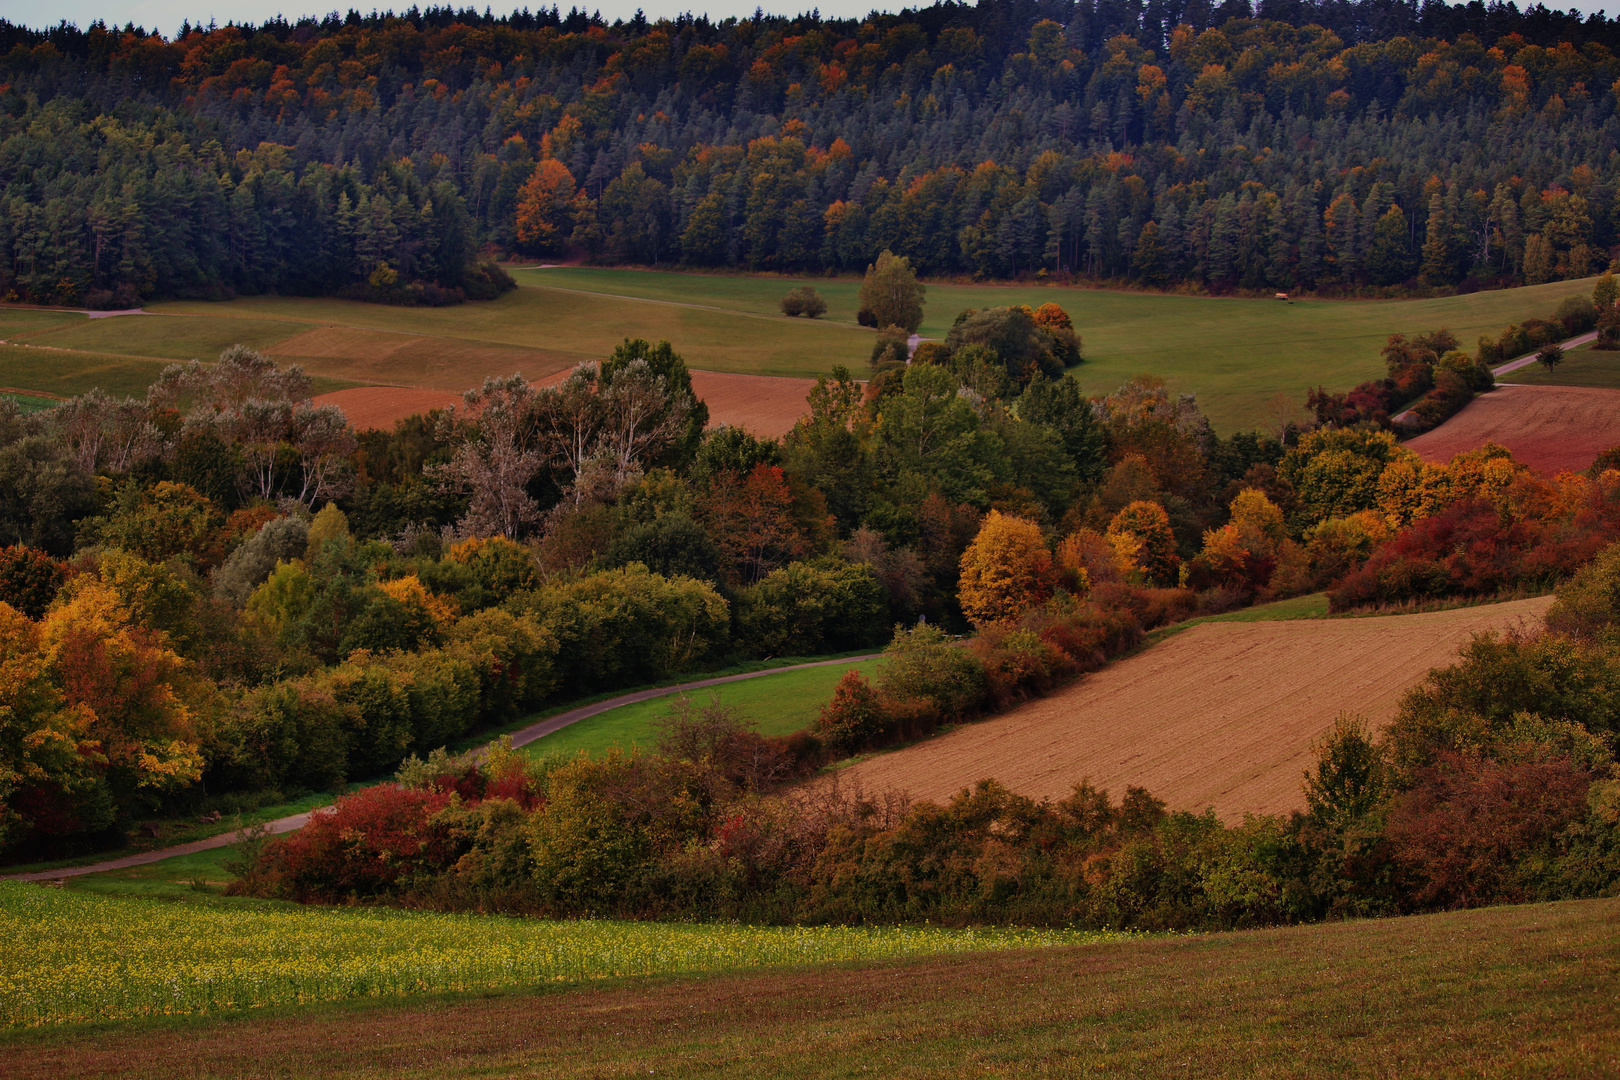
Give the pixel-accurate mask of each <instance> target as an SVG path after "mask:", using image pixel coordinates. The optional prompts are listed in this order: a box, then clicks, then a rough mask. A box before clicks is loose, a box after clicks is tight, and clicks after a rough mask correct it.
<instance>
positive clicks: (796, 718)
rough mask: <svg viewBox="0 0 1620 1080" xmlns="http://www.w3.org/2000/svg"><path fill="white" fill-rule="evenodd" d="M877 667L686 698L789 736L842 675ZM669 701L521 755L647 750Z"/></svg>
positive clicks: (747, 683)
mask: <svg viewBox="0 0 1620 1080" xmlns="http://www.w3.org/2000/svg"><path fill="white" fill-rule="evenodd" d="M877 665H878V661H877V660H860V661H851V662H850V663H848V664H828V665H827V666H825V667H815V668H804V669H802V670H799V671H784V672H782V673H781V674H779V675H761V676H760V677H759V678H757V679H743V680H741V681H739V682H733V683H725V684H723V685H720V686H716V687H713V688H706V689H702V690H693V691H691V693H690V696H691V698H692V700H693V702H694V703H695V704H697V705H699V706H702V705H706V704H708V702H709V699H710V695H711V694H713V695H716V696H718V698H719V700H720V703H721V704H722V705H724V706H726V707H728V708H731V709H734V710H735V711H736V714H737V716H738V718H739V719H741V720H743V721H744V722H745V723H749V724H753V725H754V727H755V730H757V731H758V732H759V733H760V734H761V735H791V734H793V733H794V732H795V731H803V730H804V729H805V728H807V727H809V726H810V725H811V724H812V723H813V722H814V721H815V719H816V717H817V715H819V714H820V712H821V707H822V706H823V705H825V704H826V703H827V702H828V701H829V700H831V698H832V694H833V687H835V686H837V685H838V680H839V679H842V678H843V677H844V672H846V671H849V670H850V669H851V668H853V669H855V670H856V671H859V672H861V673H862V674H864V675H866V676H867V677H868V678H871V677H872V675H873V673H874V672H875V671H876V670H877ZM673 702H674V698H673V696H671V697H660V698H652V699H650V700H648V701H638V702H635V703H633V704H630V705H620V706H619V707H618V708H617V709H609V710H608V711H607V712H604V713H597V714H596V715H595V716H589V717H586V718H585V719H584V720H579V721H576V722H575V723H573V724H570V725H568V726H567V727H565V728H563V729H562V730H561V731H555V732H552V733H551V734H550V735H547V736H545V737H544V738H542V739H537V740H535V741H534V742H532V743H529V744H528V745H527V746H525V747H524V748H523V752H524V753H526V754H528V755H529V756H531V757H536V758H538V757H572V756H573V755H575V754H577V753H579V752H580V751H581V750H584V751H586V752H587V753H590V754H593V755H597V754H605V753H607V752H608V751H609V750H611V749H613V748H614V747H618V748H619V749H621V750H629V749H630V748H631V747H636V746H639V747H640V748H642V749H643V750H647V749H651V747H652V744H653V742H654V740H655V738H656V723H657V720H658V718H659V717H661V716H664V715H666V714H667V713H668V712H669V710H670V706H671V705H672V704H673Z"/></svg>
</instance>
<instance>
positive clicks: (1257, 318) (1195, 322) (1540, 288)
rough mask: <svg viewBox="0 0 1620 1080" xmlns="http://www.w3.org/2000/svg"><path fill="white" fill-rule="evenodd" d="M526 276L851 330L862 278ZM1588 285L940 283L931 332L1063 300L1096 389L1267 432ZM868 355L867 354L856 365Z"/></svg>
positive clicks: (1082, 374)
mask: <svg viewBox="0 0 1620 1080" xmlns="http://www.w3.org/2000/svg"><path fill="white" fill-rule="evenodd" d="M516 276H517V277H518V278H519V279H520V280H522V281H523V282H525V283H534V284H545V285H550V286H554V287H559V288H570V289H580V290H584V291H592V292H600V293H611V294H617V295H621V296H633V297H642V298H648V299H656V300H661V301H665V302H670V303H701V304H708V305H713V306H718V307H725V308H728V309H730V310H734V311H740V312H753V313H756V314H759V315H774V316H775V317H776V318H777V319H778V320H779V322H780V323H781V324H782V325H784V326H788V327H791V326H796V325H803V323H804V320H789V319H786V318H783V317H782V316H781V315H779V314H777V311H778V308H777V302H778V301H779V300H780V299H781V296H782V294H783V293H784V292H786V291H787V290H788V289H789V288H791V287H792V286H793V285H795V284H800V283H803V284H809V285H812V286H814V287H815V288H816V289H817V291H819V292H820V293H821V294H822V296H823V297H825V298H826V300H827V303H828V311H827V315H826V316H825V320H824V321H837V322H844V323H846V324H847V323H853V321H854V317H855V307H856V293H857V291H858V289H859V282H858V281H857V280H856V279H854V278H839V279H831V280H828V279H804V280H803V281H802V282H799V281H795V280H788V279H783V278H747V277H740V276H737V277H734V276H725V275H700V274H677V273H660V272H655V271H619V270H602V269H593V268H583V267H556V268H553V269H549V270H528V271H519V272H518V273H517V275H516ZM1591 291H1592V281H1591V279H1586V280H1582V281H1564V282H1556V283H1553V284H1549V285H1536V286H1531V287H1529V288H1524V289H1513V290H1508V291H1495V292H1478V293H1473V294H1470V295H1468V296H1451V297H1441V298H1438V299H1433V300H1387V301H1386V300H1381V301H1351V300H1301V301H1298V302H1296V303H1294V304H1285V303H1281V302H1279V301H1276V300H1230V299H1214V298H1210V297H1196V296H1163V295H1157V294H1152V293H1127V292H1109V291H1104V290H1096V289H1069V288H1057V287H1048V286H1040V285H957V284H932V285H929V286H928V298H927V309H926V317H925V319H924V321H923V325H922V330H921V333H922V334H923V335H924V336H925V337H936V338H943V337H944V336H945V333H946V331H947V330H949V328H950V324H951V321H952V320H953V319H954V318H955V317H956V314H957V313H958V312H959V311H961V310H963V309H964V308H969V307H978V308H983V307H992V306H998V305H1004V304H1031V305H1039V304H1043V303H1046V302H1048V301H1051V302H1056V303H1058V304H1061V305H1062V306H1063V307H1064V308H1065V309H1066V310H1067V311H1068V312H1069V314H1070V316H1072V317H1073V319H1074V323H1075V328H1076V329H1077V330H1078V331H1079V332H1080V335H1081V337H1082V338H1083V340H1084V342H1085V354H1086V360H1087V362H1086V363H1085V364H1084V365H1083V366H1081V367H1080V368H1078V369H1076V371H1075V377H1076V378H1078V379H1080V381H1081V383H1082V384H1083V385H1084V386H1085V388H1086V390H1087V392H1089V393H1106V392H1107V391H1109V390H1112V389H1113V388H1114V387H1116V386H1118V385H1119V384H1120V383H1122V382H1124V381H1126V380H1127V379H1129V378H1130V377H1131V376H1133V375H1136V374H1138V373H1141V372H1151V373H1154V374H1157V375H1161V376H1163V377H1164V378H1165V379H1166V380H1167V381H1168V382H1169V383H1170V385H1171V386H1172V387H1173V388H1174V389H1176V390H1178V391H1190V392H1194V393H1197V394H1198V397H1199V401H1200V403H1201V404H1202V405H1203V408H1204V411H1205V412H1206V413H1208V415H1209V417H1210V420H1211V421H1212V422H1213V423H1214V425H1215V427H1216V428H1217V429H1218V430H1220V431H1222V432H1227V431H1231V430H1234V429H1236V428H1240V427H1248V426H1255V425H1260V426H1271V424H1272V423H1273V418H1272V414H1271V410H1270V407H1269V405H1270V400H1271V398H1272V397H1273V396H1274V395H1276V394H1278V393H1284V394H1286V395H1288V396H1289V397H1290V398H1291V399H1293V400H1294V401H1295V402H1300V401H1303V399H1304V396H1305V391H1306V390H1308V389H1309V388H1311V387H1313V386H1316V385H1317V384H1319V383H1320V384H1322V385H1326V386H1328V387H1329V388H1335V389H1345V388H1347V387H1349V386H1352V385H1354V384H1355V383H1358V382H1361V381H1363V380H1365V379H1370V378H1375V377H1378V376H1381V375H1382V374H1383V362H1382V361H1381V360H1380V358H1379V349H1381V348H1382V347H1383V344H1384V341H1385V339H1387V338H1388V337H1389V335H1390V334H1393V333H1406V334H1415V333H1423V332H1425V331H1429V330H1434V329H1437V328H1439V327H1442V326H1445V327H1449V328H1450V329H1451V330H1452V332H1453V333H1455V334H1456V335H1457V337H1458V338H1459V339H1460V340H1461V341H1462V342H1463V343H1464V344H1465V345H1466V346H1468V347H1469V348H1472V347H1473V345H1474V342H1475V339H1477V338H1478V337H1479V335H1480V334H1484V333H1489V334H1492V335H1494V334H1495V333H1497V332H1498V331H1500V330H1501V328H1502V327H1503V326H1504V325H1506V324H1507V323H1509V322H1517V321H1520V320H1523V319H1525V318H1528V317H1530V316H1546V315H1548V314H1550V313H1551V311H1552V310H1553V308H1555V307H1557V305H1558V301H1559V300H1561V299H1563V298H1564V297H1565V296H1569V295H1572V294H1576V293H1581V294H1590V293H1591ZM867 333H868V334H870V331H867ZM868 340H870V339H868ZM864 360H865V357H864V356H860V357H857V358H856V361H855V362H854V364H859V363H862V362H864ZM846 362H850V361H846ZM852 366H853V364H852ZM858 370H859V369H858Z"/></svg>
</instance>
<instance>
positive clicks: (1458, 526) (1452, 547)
mask: <svg viewBox="0 0 1620 1080" xmlns="http://www.w3.org/2000/svg"><path fill="white" fill-rule="evenodd" d="M1508 495H1509V498H1510V500H1512V501H1514V502H1518V503H1520V505H1519V507H1518V510H1519V513H1518V515H1517V516H1508V515H1505V514H1504V513H1503V512H1502V511H1500V510H1498V509H1497V507H1496V506H1495V505H1493V504H1492V503H1490V502H1487V501H1485V500H1483V499H1464V500H1462V501H1460V502H1456V503H1453V504H1452V505H1450V506H1448V507H1446V508H1445V509H1443V510H1441V511H1440V512H1439V513H1437V514H1434V515H1432V516H1430V517H1426V518H1422V519H1420V520H1418V521H1415V522H1413V523H1412V524H1411V525H1410V526H1408V527H1407V528H1405V529H1403V530H1401V531H1400V532H1399V533H1397V534H1396V535H1395V536H1394V537H1392V538H1391V539H1390V540H1388V541H1387V542H1386V543H1385V544H1384V545H1383V546H1382V547H1380V548H1379V549H1378V550H1377V551H1375V552H1373V554H1372V557H1371V558H1369V559H1368V560H1367V561H1366V563H1364V564H1363V565H1362V567H1361V569H1359V570H1356V571H1354V572H1353V573H1351V574H1349V575H1347V576H1346V577H1345V578H1344V579H1343V580H1342V581H1340V582H1339V584H1338V585H1337V586H1335V587H1334V588H1333V589H1332V590H1331V591H1330V592H1329V593H1328V597H1329V600H1330V601H1331V603H1332V608H1333V610H1334V611H1344V610H1347V609H1349V608H1354V607H1362V606H1365V605H1370V604H1389V603H1400V602H1403V601H1407V600H1422V599H1426V598H1431V597H1443V596H1488V595H1492V594H1494V593H1499V592H1503V591H1505V590H1508V589H1513V588H1517V587H1522V586H1528V585H1541V584H1551V583H1552V582H1553V581H1556V580H1557V579H1558V578H1560V577H1564V576H1566V575H1568V574H1571V573H1573V572H1574V571H1575V569H1576V568H1577V567H1579V566H1581V565H1583V564H1584V563H1586V562H1588V561H1590V560H1591V559H1592V557H1593V556H1595V555H1596V554H1597V553H1598V551H1600V550H1602V548H1603V547H1604V546H1605V545H1606V544H1608V543H1609V542H1611V541H1612V538H1613V537H1614V535H1616V533H1617V532H1620V502H1616V501H1612V500H1610V499H1609V498H1607V497H1606V496H1605V494H1604V489H1603V488H1602V487H1601V486H1599V485H1597V484H1588V485H1587V486H1586V488H1585V490H1584V491H1583V492H1581V493H1580V495H1579V497H1578V498H1577V499H1576V500H1575V501H1574V503H1573V505H1572V506H1571V507H1568V508H1567V509H1565V510H1563V511H1562V512H1559V511H1558V510H1557V509H1555V508H1554V507H1553V506H1552V505H1551V500H1552V498H1553V497H1554V493H1552V492H1548V491H1534V490H1529V489H1525V490H1524V491H1522V492H1521V491H1519V490H1518V489H1514V490H1512V491H1510V492H1509V493H1508ZM1521 495H1522V496H1523V498H1522V500H1521V499H1520V496H1521ZM1544 503H1545V504H1547V505H1545V506H1544V505H1541V504H1544ZM1527 504H1528V505H1527ZM1543 511H1545V512H1546V513H1547V514H1548V515H1549V516H1547V517H1542V516H1538V515H1540V514H1541V513H1542V512H1543Z"/></svg>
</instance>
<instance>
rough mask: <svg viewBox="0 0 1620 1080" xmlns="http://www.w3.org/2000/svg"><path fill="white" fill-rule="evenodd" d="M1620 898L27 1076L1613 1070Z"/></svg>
mask: <svg viewBox="0 0 1620 1080" xmlns="http://www.w3.org/2000/svg"><path fill="white" fill-rule="evenodd" d="M1617 918H1620V902H1617V901H1615V900H1596V901H1585V902H1578V903H1564V904H1548V905H1536V906H1525V907H1503V908H1492V909H1487V910H1483V911H1470V912H1453V913H1447V914H1443V915H1432V916H1423V917H1416V918H1405V919H1390V920H1383V921H1375V922H1349V923H1335V924H1328V925H1322V926H1311V927H1295V928H1287V929H1280V930H1264V931H1251V932H1247V933H1236V934H1213V935H1207V936H1197V937H1190V938H1168V939H1166V938H1159V939H1148V940H1140V941H1132V942H1121V943H1107V944H1097V945H1088V946H1081V947H1077V948H1068V949H1047V950H1040V951H1032V952H1016V953H1006V954H979V955H972V956H954V957H943V958H936V959H927V960H909V961H898V962H884V963H863V964H834V965H823V966H818V967H807V968H799V969H790V970H785V971H781V970H779V971H774V972H771V973H768V974H736V975H717V976H708V977H698V978H677V977H661V978H638V979H623V980H610V981H606V982H603V983H601V984H598V985H595V986H591V987H585V988H577V989H564V990H554V991H550V992H546V991H540V992H524V991H518V992H510V993H504V994H486V995H462V996H454V997H450V996H447V997H442V998H439V999H435V1000H431V1001H427V1002H416V1003H412V1004H409V1005H395V1006H389V1005H385V1004H378V1003H371V1002H360V1003H354V1004H349V1005H340V1006H322V1007H311V1008H302V1009H292V1008H289V1009H283V1010H276V1011H270V1012H266V1013H262V1014H256V1015H253V1016H249V1017H245V1018H230V1019H208V1018H202V1019H188V1020H158V1021H148V1022H143V1023H138V1024H132V1025H125V1026H112V1025H106V1026H102V1027H100V1028H58V1029H51V1030H33V1031H20V1032H12V1033H10V1034H9V1035H8V1036H6V1037H5V1040H4V1042H0V1072H4V1073H6V1074H7V1075H9V1076H14V1077H17V1078H19V1080H20V1078H23V1077H46V1076H52V1077H54V1076H63V1075H80V1076H90V1075H126V1076H196V1077H201V1076H236V1077H258V1076H287V1075H298V1076H362V1075H363V1076H375V1075H387V1076H398V1077H408V1076H409V1077H414V1076H433V1077H461V1076H467V1077H471V1076H490V1075H502V1076H504V1075H513V1074H519V1073H521V1074H522V1075H544V1076H548V1077H559V1078H566V1077H575V1076H579V1077H586V1076H590V1077H597V1076H620V1075H628V1074H631V1073H635V1074H640V1075H647V1074H648V1073H650V1072H654V1071H656V1073H657V1074H658V1075H660V1076H703V1077H755V1076H780V1077H808V1076H856V1075H884V1076H897V1077H935V1076H970V1075H971V1076H980V1075H996V1076H1009V1075H1020V1076H1024V1075H1027V1076H1079V1075H1087V1076H1096V1075H1103V1076H1113V1075H1131V1076H1137V1075H1142V1076H1164V1075H1173V1076H1194V1077H1197V1076H1255V1077H1281V1076H1287V1077H1327V1078H1331V1080H1343V1078H1350V1077H1363V1076H1367V1077H1372V1076H1391V1075H1402V1076H1415V1075H1427V1076H1437V1075H1493V1076H1495V1075H1520V1076H1532V1075H1533V1076H1548V1075H1564V1076H1571V1075H1588V1076H1592V1075H1613V1074H1614V1072H1615V1071H1616V1070H1617V1069H1620V997H1617V996H1616V994H1615V993H1614V987H1615V985H1616V984H1617V980H1620V935H1616V934H1615V933H1614V925H1615V922H1616V919H1617Z"/></svg>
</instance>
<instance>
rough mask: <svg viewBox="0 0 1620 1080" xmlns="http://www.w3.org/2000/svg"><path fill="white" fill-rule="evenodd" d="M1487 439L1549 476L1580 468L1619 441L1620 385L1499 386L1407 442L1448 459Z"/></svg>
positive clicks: (1431, 456)
mask: <svg viewBox="0 0 1620 1080" xmlns="http://www.w3.org/2000/svg"><path fill="white" fill-rule="evenodd" d="M1488 442H1494V443H1497V444H1499V445H1501V446H1505V447H1507V448H1508V449H1509V450H1511V451H1513V456H1514V457H1515V458H1517V459H1518V460H1520V461H1522V462H1524V463H1525V464H1526V465H1529V466H1530V467H1531V468H1534V469H1539V470H1540V471H1541V472H1544V473H1546V474H1547V475H1548V476H1553V475H1556V474H1557V473H1559V472H1562V471H1564V470H1566V469H1568V470H1570V471H1572V472H1580V471H1581V470H1583V469H1585V468H1586V467H1587V466H1589V465H1591V464H1592V461H1593V459H1594V458H1596V457H1597V456H1598V455H1599V454H1601V453H1602V452H1603V451H1605V450H1607V449H1609V448H1610V447H1611V446H1620V390H1595V389H1591V388H1589V387H1581V386H1499V387H1497V388H1496V389H1495V390H1493V391H1491V392H1490V393H1488V394H1483V395H1481V396H1480V397H1477V398H1475V399H1474V400H1473V401H1472V402H1470V403H1469V404H1468V405H1467V406H1466V407H1465V408H1464V409H1463V410H1462V412H1460V413H1458V414H1457V415H1456V416H1453V417H1452V418H1451V419H1450V420H1447V421H1446V422H1445V423H1443V424H1441V425H1440V426H1439V427H1437V428H1435V429H1434V430H1433V431H1430V432H1427V433H1425V434H1423V435H1419V436H1418V437H1417V438H1415V439H1412V440H1411V441H1410V442H1408V443H1407V444H1406V445H1407V447H1408V448H1409V449H1411V450H1412V451H1414V452H1415V453H1416V454H1417V455H1418V456H1419V457H1421V458H1423V459H1424V460H1425V461H1433V462H1444V461H1449V460H1451V458H1452V457H1453V456H1454V455H1456V454H1460V453H1462V452H1463V451H1465V450H1473V449H1476V448H1478V447H1481V446H1484V445H1485V444H1486V443H1488Z"/></svg>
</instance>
